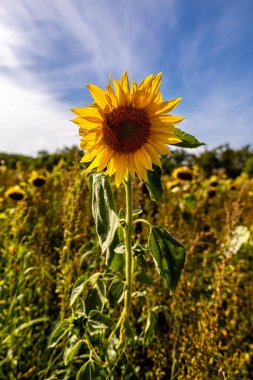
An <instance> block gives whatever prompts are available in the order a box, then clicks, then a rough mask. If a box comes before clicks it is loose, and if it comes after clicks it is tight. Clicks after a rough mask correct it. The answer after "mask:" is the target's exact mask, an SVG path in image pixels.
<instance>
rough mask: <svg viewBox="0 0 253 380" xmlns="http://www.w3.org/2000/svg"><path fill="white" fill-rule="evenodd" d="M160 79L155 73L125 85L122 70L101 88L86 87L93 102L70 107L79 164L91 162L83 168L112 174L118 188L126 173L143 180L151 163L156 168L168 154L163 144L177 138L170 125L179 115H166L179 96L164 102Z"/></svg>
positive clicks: (124, 75)
mask: <svg viewBox="0 0 253 380" xmlns="http://www.w3.org/2000/svg"><path fill="white" fill-rule="evenodd" d="M161 78H162V74H161V73H159V74H157V75H149V76H148V77H146V78H145V79H144V80H143V81H142V82H141V83H140V84H137V83H135V82H134V81H132V83H131V84H130V83H129V79H128V75H127V72H124V74H123V76H122V78H121V79H120V80H115V79H113V80H112V81H111V80H109V81H108V84H107V87H106V89H105V91H104V90H102V89H101V88H99V87H98V86H96V85H92V84H88V85H87V87H88V89H89V91H90V93H91V95H92V97H93V99H94V102H93V103H92V104H91V105H90V106H88V107H84V108H75V109H73V110H72V111H73V112H74V113H75V114H76V115H77V117H76V118H75V119H73V120H72V121H74V122H75V123H76V124H77V125H78V126H79V127H80V129H79V133H80V135H81V136H82V139H81V143H80V146H81V148H82V149H84V150H86V154H85V155H84V157H83V158H82V160H81V162H86V163H87V162H89V163H90V165H89V166H88V168H87V170H93V169H95V168H96V169H97V172H102V171H105V174H108V175H110V176H112V175H115V183H116V185H117V186H119V185H120V184H121V182H122V181H123V178H125V177H126V176H127V174H128V173H130V174H131V176H132V177H134V176H135V174H136V175H137V176H138V177H139V178H140V179H141V180H144V181H146V180H147V171H148V170H152V169H153V164H155V165H158V166H161V161H160V155H162V154H164V155H166V154H171V152H170V150H169V149H168V147H167V144H171V145H173V144H177V143H179V142H181V140H180V139H179V138H178V137H177V135H176V133H177V132H179V129H177V128H176V127H175V125H176V124H178V123H179V122H180V121H182V120H183V119H184V118H183V117H180V116H174V115H168V112H170V111H172V110H173V109H174V108H175V107H176V106H177V105H178V103H179V102H180V101H181V98H175V99H173V100H168V101H163V100H162V94H161V92H160V86H161ZM113 86H114V88H113Z"/></svg>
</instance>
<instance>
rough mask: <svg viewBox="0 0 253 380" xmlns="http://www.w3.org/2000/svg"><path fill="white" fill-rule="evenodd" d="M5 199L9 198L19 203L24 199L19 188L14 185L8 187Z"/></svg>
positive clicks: (23, 193) (23, 194)
mask: <svg viewBox="0 0 253 380" xmlns="http://www.w3.org/2000/svg"><path fill="white" fill-rule="evenodd" d="M5 197H6V198H10V199H12V200H14V201H21V200H22V199H24V197H25V192H24V190H23V189H22V188H21V187H20V186H18V185H16V186H12V187H10V188H9V189H8V190H7V191H6V192H5Z"/></svg>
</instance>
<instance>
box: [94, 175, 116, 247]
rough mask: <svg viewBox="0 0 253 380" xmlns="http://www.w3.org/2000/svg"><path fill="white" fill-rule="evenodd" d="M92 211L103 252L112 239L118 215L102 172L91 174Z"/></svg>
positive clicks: (106, 179)
mask: <svg viewBox="0 0 253 380" xmlns="http://www.w3.org/2000/svg"><path fill="white" fill-rule="evenodd" d="M92 213H93V217H94V220H95V225H96V231H97V235H98V240H99V245H100V247H101V250H102V253H104V252H105V251H106V250H107V248H108V247H109V246H110V244H111V243H112V241H113V238H114V235H115V232H116V230H117V227H118V216H117V212H116V206H115V202H114V198H113V194H112V190H111V186H110V182H109V179H108V177H107V176H105V175H103V174H102V173H98V174H93V175H92Z"/></svg>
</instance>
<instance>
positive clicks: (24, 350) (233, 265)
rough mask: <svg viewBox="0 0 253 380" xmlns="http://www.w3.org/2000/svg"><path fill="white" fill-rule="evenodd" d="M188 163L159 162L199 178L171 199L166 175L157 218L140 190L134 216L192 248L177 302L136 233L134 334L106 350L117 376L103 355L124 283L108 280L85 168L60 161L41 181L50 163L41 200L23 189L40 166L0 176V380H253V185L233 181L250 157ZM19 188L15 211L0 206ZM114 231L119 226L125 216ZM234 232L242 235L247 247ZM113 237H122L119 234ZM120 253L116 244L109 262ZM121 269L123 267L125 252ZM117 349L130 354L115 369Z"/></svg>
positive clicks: (120, 276)
mask: <svg viewBox="0 0 253 380" xmlns="http://www.w3.org/2000/svg"><path fill="white" fill-rule="evenodd" d="M182 152H183V151H177V152H176V153H175V154H174V158H172V159H170V160H168V159H167V158H166V157H165V158H164V160H165V161H164V162H165V165H164V166H163V168H164V172H167V173H169V172H170V171H171V170H172V169H173V168H174V167H175V166H178V165H181V164H182V163H183V165H185V164H187V163H188V162H190V163H191V165H193V164H194V163H196V162H198V160H199V162H200V165H199V167H200V170H199V174H195V175H194V178H193V180H192V181H191V182H189V183H185V182H184V183H183V182H182V183H181V182H180V183H179V185H178V186H177V188H176V190H175V189H174V190H173V189H171V188H170V187H169V186H167V185H168V183H169V182H171V181H172V180H173V179H172V177H170V176H169V175H164V174H163V176H162V184H163V188H164V203H163V204H162V206H160V204H159V203H158V207H156V206H157V204H156V203H155V202H151V201H150V197H149V195H148V194H146V193H145V190H143V187H142V188H140V187H139V184H138V182H137V181H136V185H135V189H134V192H135V194H136V195H135V196H136V198H135V205H134V207H135V208H136V209H142V210H143V213H142V215H141V217H142V218H145V219H147V220H148V221H150V223H152V224H155V225H160V224H161V225H163V226H164V227H166V229H167V228H168V229H169V230H170V231H171V233H172V234H173V235H175V236H176V237H177V238H178V239H179V240H180V241H182V242H183V243H184V244H185V243H186V244H187V265H185V267H184V270H183V272H181V278H180V281H179V283H178V285H177V289H176V291H175V292H174V293H173V294H170V293H169V292H168V291H167V290H166V289H164V286H163V283H162V281H161V279H160V277H159V275H158V273H157V271H156V270H155V268H154V264H153V259H152V256H151V255H150V254H149V252H148V251H149V249H148V246H147V244H146V242H147V240H148V233H149V227H148V226H146V225H144V224H142V225H140V223H138V224H136V225H135V226H134V228H135V231H133V234H132V235H133V237H134V236H136V235H137V238H136V241H134V247H133V249H132V251H133V256H134V258H135V261H134V293H133V297H132V306H131V316H130V319H129V321H128V322H129V326H130V331H129V329H128V327H129V326H128V325H127V324H126V325H125V326H124V330H121V331H120V328H118V329H116V332H115V335H114V337H113V339H112V340H111V343H110V346H109V348H108V355H109V356H110V360H111V363H112V365H111V368H108V367H107V366H106V359H105V351H104V347H105V342H106V341H107V339H108V337H109V335H110V333H111V331H112V330H113V329H114V328H115V327H116V326H115V323H116V322H117V320H118V317H119V316H120V312H121V310H122V306H123V302H122V296H123V290H124V280H125V277H124V272H123V271H122V272H120V271H119V270H118V269H117V267H116V269H114V268H113V267H112V266H111V268H110V269H108V267H106V265H105V257H104V256H102V255H101V247H100V246H98V244H97V238H96V230H95V227H94V220H93V217H92V215H91V211H90V204H91V194H90V192H89V191H88V188H87V185H86V178H85V175H84V173H83V172H82V171H80V169H79V164H78V159H79V158H78V157H77V156H76V160H75V162H74V164H73V165H72V164H71V162H72V161H73V155H72V158H71V159H70V161H69V163H68V165H66V161H65V158H63V161H61V160H59V161H58V164H57V163H56V164H55V163H54V158H52V162H51V163H50V159H49V157H47V156H46V155H44V156H42V155H41V156H40V157H39V159H40V160H41V162H42V161H43V167H41V166H38V168H39V169H41V170H43V172H44V171H45V166H44V163H48V167H49V166H50V167H51V169H50V170H51V172H50V173H49V172H46V175H47V182H46V184H45V185H44V186H43V187H42V188H39V189H38V188H34V187H32V186H31V185H30V183H29V182H28V178H29V176H30V174H31V170H33V169H34V165H35V160H36V159H31V161H29V163H28V164H26V163H24V162H22V163H20V160H19V162H18V161H16V164H15V165H16V166H15V167H16V169H12V168H11V166H8V165H7V169H6V168H5V166H4V165H1V166H0V182H1V187H0V215H1V216H0V217H1V228H0V257H1V260H0V263H1V265H0V273H1V279H0V293H1V318H0V319H1V320H0V337H1V348H0V378H1V379H3V380H16V379H41V380H44V379H57V378H58V379H70V380H72V379H73V380H74V379H75V377H76V374H77V373H78V371H79V372H80V373H79V376H83V378H89V377H86V375H87V376H92V378H96V377H97V378H98V379H106V378H107V377H108V376H111V379H117V378H119V379H120V378H124V379H138V378H139V379H141V380H152V379H156V378H157V379H160V380H163V379H172V378H173V379H177V380H192V379H195V378H197V379H200V380H204V379H209V378H210V379H216V378H217V379H219V378H220V377H221V376H222V377H224V378H225V377H226V378H228V379H231V380H237V379H238V378H240V379H242V380H248V379H249V378H250V377H251V374H252V370H253V368H252V353H251V351H252V350H251V341H250V334H249V332H250V331H251V328H252V327H251V315H252V314H253V309H252V303H251V302H250V296H249V295H250V291H251V283H252V280H251V279H252V275H253V273H252V265H251V262H252V220H253V214H252V207H251V204H252V179H251V178H249V177H248V176H247V173H248V172H247V173H245V171H244V174H243V175H240V176H239V177H238V176H237V175H238V173H239V174H240V173H241V169H242V168H245V163H246V161H247V160H248V158H249V157H250V155H251V154H252V153H251V152H250V150H249V149H248V150H243V149H242V150H237V151H232V150H231V149H230V150H229V149H228V148H227V147H225V148H224V147H223V148H222V149H221V148H220V149H218V150H215V151H214V153H212V154H210V155H206V156H204V153H202V154H200V156H199V157H197V158H196V157H195V158H193V155H188V154H183V153H182ZM66 154H67V153H66ZM48 156H50V155H48ZM63 156H64V154H63ZM201 157H202V158H203V157H205V160H202V161H201ZM213 158H214V160H213ZM17 160H18V159H17ZM212 160H213V161H212ZM36 162H37V163H38V161H36ZM202 164H203V165H202ZM225 164H226V165H227V166H226V168H225V169H226V171H227V173H229V175H230V177H228V178H227V177H225V176H224V175H223V173H224V171H223V172H221V173H220V172H219V171H216V172H215V174H216V176H217V177H218V179H217V182H218V184H217V186H216V193H215V195H214V197H212V198H209V196H208V191H209V186H210V185H209V183H210V178H209V175H210V174H214V173H213V170H217V169H220V168H222V165H223V166H224V165H225ZM36 165H37V164H36ZM166 165H168V166H167V167H166ZM170 165H171V166H170ZM13 167H14V166H13ZM203 167H207V170H206V172H204V171H203ZM167 169H168V170H167ZM248 174H249V173H248ZM235 176H237V177H236V178H235V180H233V179H231V178H232V177H235ZM15 184H21V186H22V187H23V188H24V189H25V191H26V194H27V197H26V199H25V200H23V201H21V202H18V203H15V202H13V201H12V200H9V199H5V196H4V193H5V191H6V189H7V188H8V187H10V186H12V185H15ZM113 192H115V201H116V204H117V205H118V208H119V209H120V208H121V207H122V208H124V207H125V205H124V201H123V194H122V191H121V189H119V190H115V189H113ZM138 215H139V214H138V212H136V213H134V218H138V217H139V216H138ZM118 219H119V221H120V223H122V224H124V219H125V215H124V213H122V212H121V213H118ZM153 228H155V229H156V228H158V227H153ZM158 230H159V231H158V237H159V239H158V241H159V245H158V247H159V254H162V257H163V258H164V256H163V254H164V252H163V251H162V253H161V252H160V249H161V247H163V244H165V243H163V244H162V243H161V244H160V232H161V230H160V228H158ZM154 231H156V230H153V232H154ZM239 231H245V234H244V238H243V240H242V239H241V240H240V239H239V238H238V234H239ZM121 232H122V230H121ZM156 232H157V231H156ZM116 233H117V234H118V235H120V234H119V227H118V229H117V231H116ZM116 233H115V236H116ZM162 239H164V237H162ZM166 239H167V237H166ZM170 239H171V237H169V238H168V241H169V243H170V244H172V248H171V247H170V249H172V250H173V249H174V245H175V242H174V240H173V241H172V242H171V240H170ZM238 239H239V240H238ZM239 243H240V244H239ZM119 244H121V239H120V237H119V236H118V242H117V243H115V246H114V248H113V250H114V249H115V248H116V247H117V246H118V245H119ZM154 244H155V246H156V245H157V242H155V243H154ZM160 245H161V247H160ZM112 246H113V243H111V245H110V247H112ZM165 246H166V250H168V252H169V249H168V247H167V243H166V244H165ZM235 247H236V249H235ZM179 248H180V247H179ZM156 249H157V247H156ZM122 251H124V249H122ZM168 252H167V251H166V253H165V255H168ZM115 257H117V258H123V259H124V252H123V253H120V254H117V255H116V254H115ZM175 257H176V258H177V255H176V256H175ZM158 258H159V256H158ZM172 258H173V260H174V255H172ZM164 260H165V261H162V269H163V270H164V268H165V270H167V271H169V265H170V262H171V261H172V260H171V257H170V256H168V264H167V261H166V259H165V258H164ZM123 267H124V264H123ZM86 278H89V279H90V280H89V281H88V282H86ZM77 279H78V280H77ZM147 279H148V280H147ZM149 279H150V281H149ZM140 280H141V281H140ZM173 281H174V282H176V279H175V278H174V280H173ZM151 282H153V284H151ZM74 284H75V285H74ZM73 285H74V286H73ZM71 294H72V301H73V302H72V306H71V307H70V305H69V300H70V298H71ZM165 306H166V307H165ZM59 320H63V321H64V322H60V324H59ZM57 322H58V325H57ZM53 326H56V329H55V330H54V331H53V332H52V330H53ZM86 335H87V336H86ZM50 336H51V338H49V337H50ZM87 337H88V339H87ZM123 338H125V340H123ZM133 342H134V344H133ZM48 344H52V346H51V348H47V346H48ZM122 346H123V347H124V349H125V353H123V354H121V355H120V357H118V354H119V352H120V350H122ZM91 352H92V355H91V357H90V353H91ZM96 355H97V356H96ZM87 363H89V364H87ZM80 368H82V370H80ZM109 373H110V375H109ZM79 378H81V377H79ZM109 378H110V377H109ZM109 378H108V380H109Z"/></svg>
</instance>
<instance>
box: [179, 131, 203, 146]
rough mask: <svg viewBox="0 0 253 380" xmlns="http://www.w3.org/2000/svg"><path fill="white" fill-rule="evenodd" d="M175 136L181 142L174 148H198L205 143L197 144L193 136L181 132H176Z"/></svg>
mask: <svg viewBox="0 0 253 380" xmlns="http://www.w3.org/2000/svg"><path fill="white" fill-rule="evenodd" d="M175 135H176V136H177V137H179V138H180V139H181V140H182V142H180V143H177V144H176V146H180V147H181V148H198V147H199V146H201V145H205V143H203V142H199V141H198V140H197V139H196V137H195V136H192V135H189V134H188V133H185V132H183V131H180V132H177V133H175Z"/></svg>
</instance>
